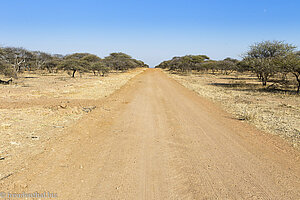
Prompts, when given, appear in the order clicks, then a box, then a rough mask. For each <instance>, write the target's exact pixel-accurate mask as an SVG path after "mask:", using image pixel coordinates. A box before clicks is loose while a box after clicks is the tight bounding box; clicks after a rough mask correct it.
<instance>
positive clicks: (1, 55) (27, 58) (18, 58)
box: [0, 47, 149, 78]
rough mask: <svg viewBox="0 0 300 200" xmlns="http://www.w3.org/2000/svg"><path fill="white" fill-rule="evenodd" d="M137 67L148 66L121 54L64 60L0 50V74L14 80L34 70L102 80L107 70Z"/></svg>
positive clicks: (13, 49) (74, 56)
mask: <svg viewBox="0 0 300 200" xmlns="http://www.w3.org/2000/svg"><path fill="white" fill-rule="evenodd" d="M137 67H149V66H148V65H147V64H145V63H144V62H143V61H140V60H136V59H133V58H132V57H131V56H129V55H127V54H125V53H111V54H110V55H109V56H107V57H105V58H103V59H102V58H99V57H98V56H96V55H94V54H90V53H74V54H71V55H66V56H64V55H60V54H48V53H45V52H41V51H29V50H27V49H24V48H16V47H1V48H0V74H4V75H5V76H7V77H14V78H17V76H18V74H19V73H22V72H24V71H35V70H47V71H49V72H50V73H54V72H57V71H58V70H65V71H68V73H69V74H70V75H71V76H72V77H75V73H76V72H93V73H94V74H95V75H102V76H104V75H105V74H106V73H108V72H109V71H110V70H119V71H126V70H128V69H132V68H137Z"/></svg>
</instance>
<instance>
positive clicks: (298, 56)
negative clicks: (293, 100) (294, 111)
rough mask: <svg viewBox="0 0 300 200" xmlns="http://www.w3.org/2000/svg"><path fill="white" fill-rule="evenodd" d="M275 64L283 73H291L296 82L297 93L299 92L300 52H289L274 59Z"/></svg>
mask: <svg viewBox="0 0 300 200" xmlns="http://www.w3.org/2000/svg"><path fill="white" fill-rule="evenodd" d="M275 62H276V64H277V66H279V68H280V71H281V72H283V73H291V74H293V75H294V76H295V78H296V81H297V83H298V86H297V93H299V92H300V53H299V52H296V53H289V54H286V55H284V56H280V57H278V58H277V59H276V61H275Z"/></svg>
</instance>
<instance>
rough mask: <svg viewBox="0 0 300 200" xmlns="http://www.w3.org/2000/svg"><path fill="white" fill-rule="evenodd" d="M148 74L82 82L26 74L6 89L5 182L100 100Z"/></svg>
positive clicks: (1, 117) (2, 106) (0, 102)
mask: <svg viewBox="0 0 300 200" xmlns="http://www.w3.org/2000/svg"><path fill="white" fill-rule="evenodd" d="M142 71H144V69H136V70H132V71H129V72H125V73H117V72H115V73H111V74H109V75H108V76H106V77H100V76H98V77H97V76H93V75H92V74H83V75H81V77H78V78H71V77H69V76H68V75H67V74H64V73H63V74H32V73H31V74H29V73H26V74H22V75H21V76H20V78H19V79H18V80H15V81H14V83H13V84H12V85H0V136H1V143H0V169H1V170H0V179H1V177H3V176H5V175H7V174H9V173H13V170H14V168H15V167H14V166H17V163H18V162H20V161H21V160H24V159H26V157H28V156H32V155H34V154H37V153H39V152H41V151H42V150H43V148H44V145H45V142H47V141H48V140H49V139H50V138H56V137H59V135H60V134H61V133H62V131H64V129H65V128H67V127H68V126H71V125H72V124H73V123H76V121H77V120H78V119H79V118H81V117H82V116H84V115H85V114H86V113H87V112H89V111H91V110H92V109H94V108H95V107H94V105H93V103H95V101H96V100H97V99H101V98H103V97H106V96H108V95H110V94H112V93H113V92H114V91H116V90H117V89H119V88H120V87H122V86H123V85H124V84H126V83H127V81H128V80H130V79H131V78H132V77H134V76H135V75H137V74H139V73H141V72H142ZM69 101H70V102H69ZM72 101H74V102H75V103H72ZM21 157H22V159H21Z"/></svg>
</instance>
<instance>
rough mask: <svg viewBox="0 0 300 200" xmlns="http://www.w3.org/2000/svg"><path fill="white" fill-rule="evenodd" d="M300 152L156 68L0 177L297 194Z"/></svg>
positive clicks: (44, 183) (95, 191)
mask: <svg viewBox="0 0 300 200" xmlns="http://www.w3.org/2000/svg"><path fill="white" fill-rule="evenodd" d="M299 158H300V153H299V152H298V151H296V150H294V149H293V148H291V147H290V146H289V145H288V144H287V143H285V142H284V141H283V140H281V139H280V138H278V137H275V136H270V135H269V134H265V133H263V132H260V131H257V130H256V129H255V128H253V127H252V126H250V125H248V124H246V123H243V122H240V121H238V120H236V119H233V118H232V117H231V116H230V115H229V114H227V113H225V112H223V111H222V110H221V109H220V108H219V107H218V106H217V105H214V104H212V103H211V102H209V101H208V100H206V99H203V98H201V97H199V96H197V95H196V94H194V93H193V92H191V91H189V90H187V89H186V88H184V87H183V86H181V85H180V84H178V83H177V82H176V81H174V80H172V79H170V78H168V77H167V76H166V75H165V74H164V73H162V72H161V71H160V70H157V69H148V70H146V71H145V72H143V73H142V74H140V75H137V76H136V77H135V78H133V79H132V80H131V81H130V82H129V83H127V84H126V85H125V86H124V87H123V88H121V89H120V90H119V91H117V92H116V93H114V94H113V95H111V96H110V97H108V98H105V99H104V100H99V102H98V105H97V109H96V110H94V111H93V112H92V113H90V114H89V115H87V116H86V117H85V118H84V119H81V120H80V121H79V122H78V124H77V125H75V126H74V127H72V128H70V129H69V130H67V131H66V132H65V133H64V134H63V135H62V136H61V138H60V139H59V140H56V141H49V144H48V145H47V148H46V149H45V151H44V152H43V153H42V154H39V155H37V156H34V157H32V158H31V159H30V160H27V161H24V166H20V170H19V172H18V173H15V174H12V175H11V176H9V177H8V178H6V179H3V180H2V181H1V185H0V188H1V189H0V190H2V191H7V192H34V191H39V192H41V193H42V192H44V191H50V192H52V193H57V194H58V197H59V198H58V199H70V200H71V199H300V161H299Z"/></svg>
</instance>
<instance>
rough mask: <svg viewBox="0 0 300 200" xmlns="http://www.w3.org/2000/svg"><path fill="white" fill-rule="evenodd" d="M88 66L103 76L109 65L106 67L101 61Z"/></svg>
mask: <svg viewBox="0 0 300 200" xmlns="http://www.w3.org/2000/svg"><path fill="white" fill-rule="evenodd" d="M90 68H91V70H92V71H93V72H94V74H96V72H98V74H100V73H101V76H105V74H107V73H108V72H109V67H107V66H106V65H105V63H104V62H103V61H99V62H95V63H93V64H92V65H91V67H90Z"/></svg>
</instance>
